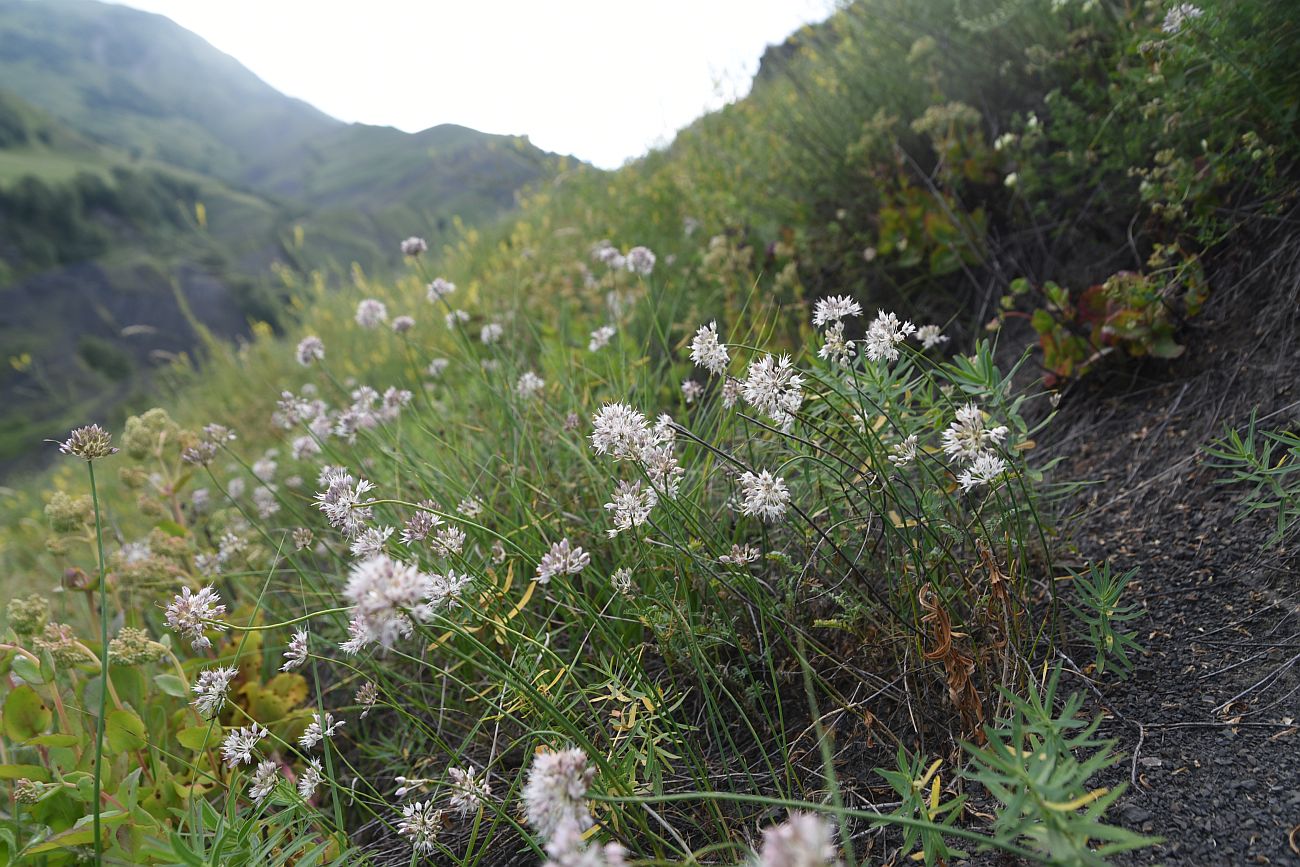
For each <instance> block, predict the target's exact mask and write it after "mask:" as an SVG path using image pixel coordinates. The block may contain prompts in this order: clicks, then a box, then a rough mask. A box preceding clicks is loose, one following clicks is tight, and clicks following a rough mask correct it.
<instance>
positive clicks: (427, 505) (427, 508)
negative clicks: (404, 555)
mask: <svg viewBox="0 0 1300 867" xmlns="http://www.w3.org/2000/svg"><path fill="white" fill-rule="evenodd" d="M419 506H420V510H419V511H418V512H416V513H415V514H414V515H412V516H411V517H409V518H407V519H406V526H404V527H403V528H402V536H401V539H402V544H403V545H412V544H414V543H416V542H423V541H424V540H425V539H427V538H429V534H430V533H432V532H433V531H434V530H436V529H437V528H438V527H439V526H440V525H441V524H442V518H439V517H438V516H437V515H435V514H434V513H433V510H435V509H437V508H438V504H437V503H435V502H433V500H424V501H423V502H421V503H419Z"/></svg>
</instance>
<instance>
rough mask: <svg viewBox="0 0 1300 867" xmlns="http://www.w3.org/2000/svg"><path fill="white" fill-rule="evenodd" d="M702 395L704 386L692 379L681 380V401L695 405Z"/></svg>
mask: <svg viewBox="0 0 1300 867" xmlns="http://www.w3.org/2000/svg"><path fill="white" fill-rule="evenodd" d="M703 394H704V386H702V385H700V384H699V383H698V382H696V381H695V380H693V379H684V380H682V400H684V401H686V402H687V403H695V401H697V400H699V399H700V396H701V395H703Z"/></svg>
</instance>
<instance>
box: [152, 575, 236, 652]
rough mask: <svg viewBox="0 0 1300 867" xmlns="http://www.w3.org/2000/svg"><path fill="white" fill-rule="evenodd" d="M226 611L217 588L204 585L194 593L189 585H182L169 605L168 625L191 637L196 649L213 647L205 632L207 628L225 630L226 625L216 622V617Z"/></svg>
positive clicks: (167, 613)
mask: <svg viewBox="0 0 1300 867" xmlns="http://www.w3.org/2000/svg"><path fill="white" fill-rule="evenodd" d="M225 613H226V606H225V605H223V604H222V602H221V596H220V595H218V593H217V591H216V589H215V588H212V587H204V588H203V589H202V590H200V591H199V592H198V593H194V592H192V591H191V590H190V588H188V587H182V588H181V592H180V593H179V594H177V595H176V596H175V597H174V598H173V599H172V601H171V603H170V604H168V606H167V612H166V618H167V626H168V627H169V628H170V629H173V630H175V631H176V632H178V633H180V634H181V635H183V636H186V637H188V638H189V639H190V646H191V647H193V648H194V649H195V650H201V649H203V648H205V647H211V646H212V642H211V641H209V640H208V638H207V636H205V635H204V634H203V633H204V631H205V630H207V629H216V630H219V631H225V629H226V627H225V626H224V625H221V624H219V623H215V622H214V621H216V619H217V618H218V617H220V616H221V615H222V614H225Z"/></svg>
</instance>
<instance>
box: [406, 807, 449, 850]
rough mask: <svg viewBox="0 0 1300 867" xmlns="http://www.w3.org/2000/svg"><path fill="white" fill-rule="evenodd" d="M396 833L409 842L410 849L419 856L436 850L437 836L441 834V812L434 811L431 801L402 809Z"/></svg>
mask: <svg viewBox="0 0 1300 867" xmlns="http://www.w3.org/2000/svg"><path fill="white" fill-rule="evenodd" d="M397 833H399V834H401V835H402V836H403V837H405V838H406V839H408V840H410V841H411V848H413V849H414V850H415V851H416V852H417V853H419V854H421V855H428V854H430V853H432V852H433V851H434V850H435V849H437V843H436V842H435V841H436V840H437V839H438V835H439V834H441V833H442V810H438V809H435V808H434V806H433V801H417V802H416V803H414V804H407V805H406V806H405V807H403V808H402V820H401V821H400V822H398V823H397Z"/></svg>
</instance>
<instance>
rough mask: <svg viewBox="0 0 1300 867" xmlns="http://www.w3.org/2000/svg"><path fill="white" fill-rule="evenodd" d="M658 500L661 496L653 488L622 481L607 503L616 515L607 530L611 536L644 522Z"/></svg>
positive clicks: (608, 507) (638, 483)
mask: <svg viewBox="0 0 1300 867" xmlns="http://www.w3.org/2000/svg"><path fill="white" fill-rule="evenodd" d="M658 502H659V497H658V496H657V495H656V494H655V491H654V489H653V488H645V487H643V486H642V484H641V483H640V482H626V481H620V482H619V483H618V489H617V490H615V491H614V496H613V499H611V500H610V502H608V503H606V504H605V509H606V510H607V511H609V512H612V513H613V516H614V526H613V528H611V529H609V530H607V531H606V532H607V533H608V534H609V537H610V538H611V539H612V538H614V537H615V536H617V535H618V534H619V533H622V532H624V531H627V530H631V529H632V528H633V527H639V526H641V525H642V524H644V523H645V522H646V521H647V520H648V519H649V517H650V512H651V510H653V509H654V507H655V505H656V504H657V503H658Z"/></svg>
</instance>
